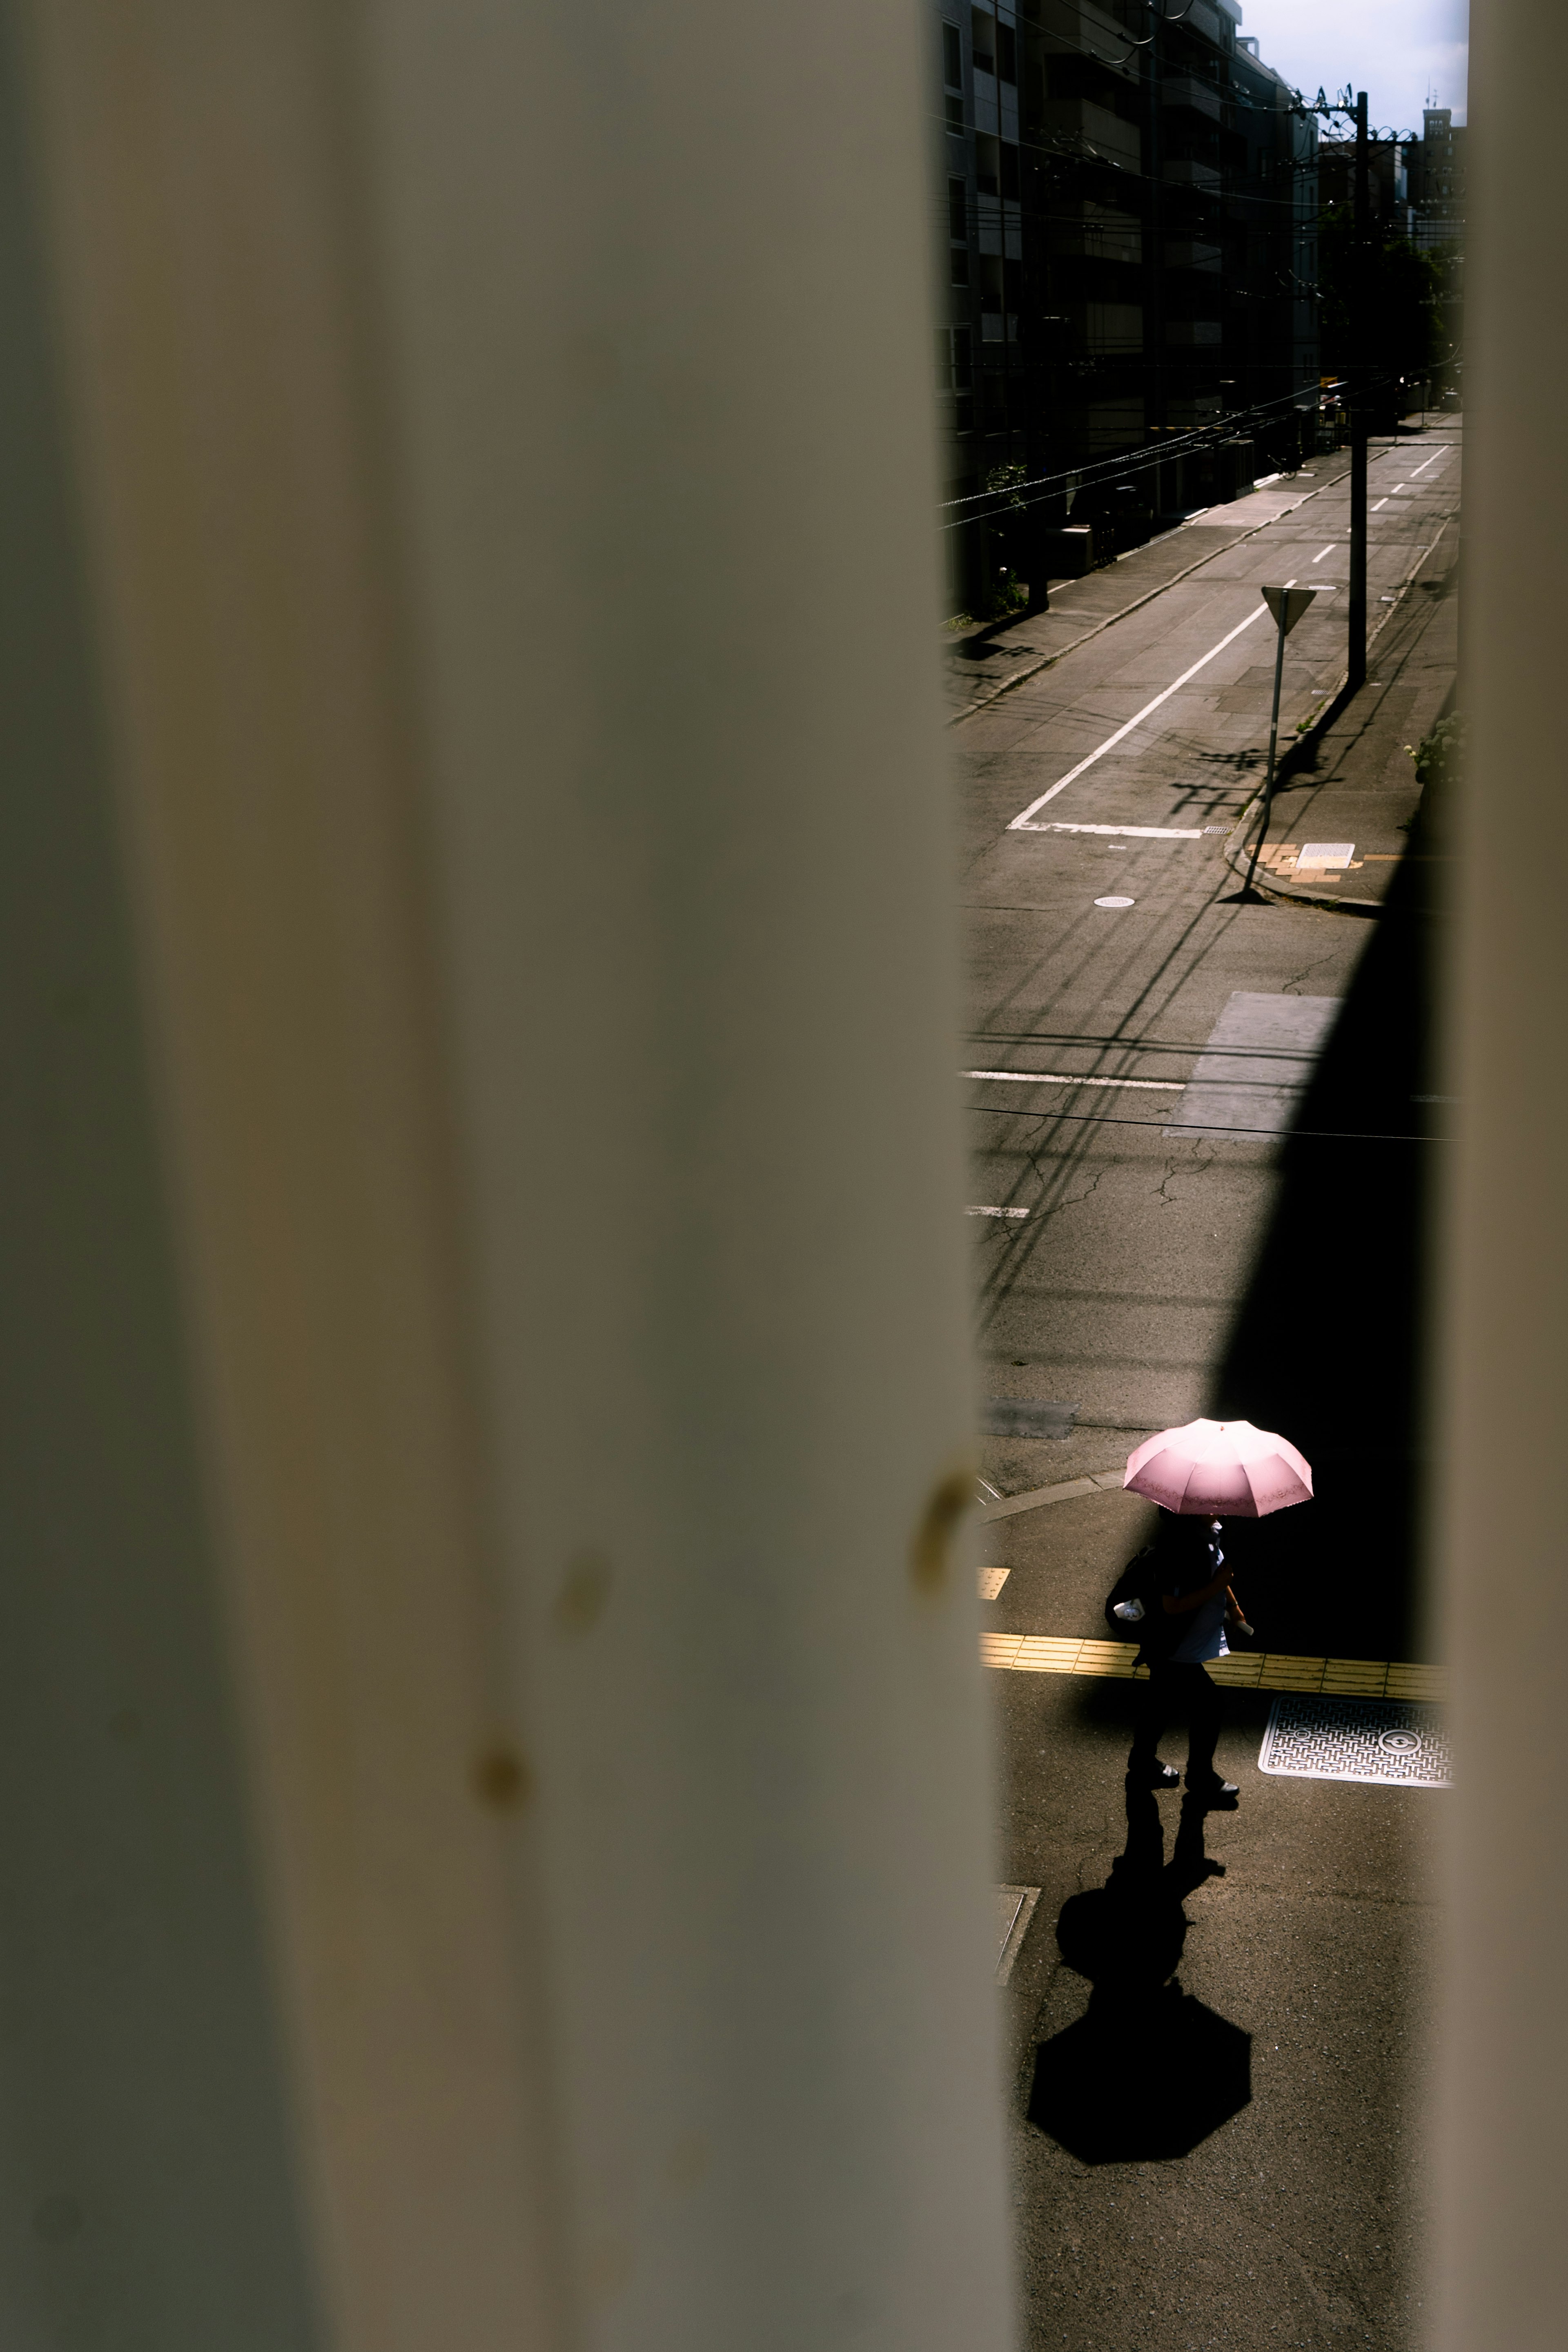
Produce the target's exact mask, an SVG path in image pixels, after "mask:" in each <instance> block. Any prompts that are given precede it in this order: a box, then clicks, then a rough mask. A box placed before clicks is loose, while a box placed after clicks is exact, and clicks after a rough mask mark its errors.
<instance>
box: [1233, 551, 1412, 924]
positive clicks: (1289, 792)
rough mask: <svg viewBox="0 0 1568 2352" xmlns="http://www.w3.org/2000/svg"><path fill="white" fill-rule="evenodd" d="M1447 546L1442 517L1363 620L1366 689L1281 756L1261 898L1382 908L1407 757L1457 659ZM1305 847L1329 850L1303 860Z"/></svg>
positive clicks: (1240, 837) (1350, 909)
mask: <svg viewBox="0 0 1568 2352" xmlns="http://www.w3.org/2000/svg"><path fill="white" fill-rule="evenodd" d="M1457 561H1458V534H1457V532H1456V530H1454V528H1453V527H1452V526H1451V525H1450V526H1448V528H1446V529H1445V530H1444V531H1443V534H1442V536H1441V537H1440V538H1439V540H1438V541H1437V545H1436V546H1435V547H1434V548H1433V549H1432V550H1431V551H1430V552H1429V553H1428V554H1427V555H1425V556H1424V557H1423V558H1422V560H1421V562H1420V564H1419V565H1418V567H1417V568H1416V572H1415V575H1414V577H1413V578H1412V580H1411V581H1410V582H1409V583H1408V585H1407V586H1406V588H1405V589H1404V591H1403V592H1402V593H1401V594H1400V596H1399V600H1398V602H1397V603H1396V604H1395V605H1394V606H1393V607H1392V608H1391V609H1390V611H1389V613H1388V617H1387V619H1386V620H1385V622H1384V623H1383V624H1382V626H1381V628H1377V625H1376V624H1374V626H1375V629H1376V634H1375V636H1374V638H1373V641H1372V643H1371V645H1370V646H1368V648H1367V671H1368V677H1367V683H1366V684H1365V686H1364V687H1363V688H1362V689H1361V691H1360V692H1359V693H1358V694H1356V695H1355V696H1354V698H1352V699H1351V700H1349V701H1348V702H1346V703H1344V704H1343V705H1342V706H1340V707H1338V708H1337V709H1332V710H1331V713H1330V715H1329V716H1328V719H1327V723H1326V724H1324V725H1323V726H1322V728H1321V729H1320V730H1313V731H1312V733H1311V734H1310V735H1308V736H1307V737H1306V738H1304V739H1303V740H1302V742H1301V744H1300V745H1299V746H1292V748H1291V751H1290V752H1289V754H1288V755H1286V761H1285V768H1284V773H1283V776H1282V778H1281V782H1279V783H1278V784H1277V785H1276V787H1275V793H1274V805H1273V809H1272V811H1271V813H1270V824H1269V837H1268V839H1267V841H1266V842H1265V843H1264V845H1263V847H1262V849H1261V851H1260V855H1259V859H1258V871H1257V876H1256V879H1255V887H1257V888H1258V889H1259V890H1260V891H1263V892H1264V893H1266V895H1267V896H1268V897H1270V898H1276V899H1279V900H1281V902H1292V903H1294V904H1297V905H1305V906H1313V907H1329V908H1335V909H1342V908H1343V910H1344V911H1345V912H1347V913H1355V914H1360V915H1365V914H1370V913H1375V912H1376V911H1377V910H1378V909H1379V908H1381V906H1382V904H1383V901H1384V899H1385V897H1386V895H1387V892H1388V889H1389V887H1390V885H1391V884H1392V882H1393V879H1394V877H1395V875H1396V873H1397V872H1398V870H1399V866H1400V863H1401V860H1402V859H1403V857H1404V856H1405V852H1406V845H1407V837H1408V834H1409V828H1410V824H1411V820H1412V819H1413V817H1414V816H1415V814H1416V806H1417V803H1419V801H1420V798H1421V787H1420V785H1419V784H1418V782H1416V762H1415V760H1414V759H1413V757H1412V756H1411V753H1412V752H1413V751H1415V749H1416V747H1417V746H1418V745H1419V744H1420V741H1421V739H1422V737H1423V736H1425V735H1429V734H1430V733H1431V731H1432V729H1433V728H1434V727H1435V726H1436V724H1437V720H1438V719H1440V718H1441V717H1442V715H1443V712H1444V709H1445V707H1446V705H1447V704H1448V699H1449V697H1450V695H1451V694H1452V692H1453V687H1454V680H1455V677H1456V674H1457V671H1458V595H1457V593H1456V591H1457V585H1458V583H1457V577H1456V564H1457ZM1286 724H1288V719H1287V717H1286V714H1284V713H1281V728H1282V729H1283V727H1284V726H1285V725H1286ZM1260 808H1261V798H1259V799H1258V800H1255V801H1253V802H1252V803H1250V805H1249V807H1248V809H1247V810H1246V811H1245V813H1244V814H1243V815H1242V818H1241V821H1240V823H1239V824H1238V825H1237V827H1236V829H1235V831H1234V832H1233V833H1232V834H1231V835H1230V837H1229V839H1228V842H1227V843H1226V845H1225V855H1226V857H1227V859H1228V862H1229V864H1230V866H1232V867H1233V869H1234V870H1235V871H1236V872H1237V873H1238V874H1241V875H1245V873H1246V871H1247V867H1248V862H1249V858H1250V856H1251V851H1252V845H1253V843H1254V842H1255V841H1256V840H1257V839H1258V817H1259V814H1260ZM1309 850H1310V851H1312V853H1313V855H1314V857H1315V858H1321V857H1322V855H1323V853H1324V852H1335V853H1339V854H1340V856H1339V857H1338V858H1336V859H1332V860H1331V861H1330V862H1329V863H1327V864H1321V863H1314V864H1312V865H1311V866H1302V864H1301V859H1302V857H1303V856H1304V855H1305V854H1306V853H1307V852H1308V851H1309ZM1342 861H1343V862H1342Z"/></svg>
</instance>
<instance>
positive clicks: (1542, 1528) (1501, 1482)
mask: <svg viewBox="0 0 1568 2352" xmlns="http://www.w3.org/2000/svg"><path fill="white" fill-rule="evenodd" d="M1471 30H1472V47H1471V52H1470V110H1469V120H1470V133H1469V139H1470V173H1469V192H1470V222H1471V227H1470V238H1469V260H1468V263H1467V268H1468V271H1469V307H1468V317H1469V327H1470V337H1471V342H1470V352H1469V363H1468V366H1467V369H1466V374H1465V408H1466V442H1467V446H1466V451H1465V499H1466V510H1467V511H1466V541H1465V583H1464V598H1465V603H1464V623H1463V625H1464V631H1465V648H1464V664H1463V668H1464V675H1463V677H1462V681H1461V686H1462V693H1463V697H1464V701H1465V705H1466V707H1467V708H1468V710H1469V719H1470V743H1469V782H1468V790H1467V799H1468V803H1469V810H1468V821H1467V828H1466V838H1465V841H1464V844H1463V855H1462V857H1461V859H1460V861H1459V865H1458V877H1457V891H1458V905H1459V909H1460V915H1461V930H1462V935H1463V948H1462V962H1461V968H1460V970H1459V971H1458V974H1457V975H1456V977H1455V986H1454V994H1453V1004H1452V1012H1453V1031H1454V1046H1455V1054H1456V1069H1455V1083H1454V1088H1453V1091H1454V1092H1455V1093H1456V1094H1458V1095H1460V1096H1462V1097H1463V1102H1464V1108H1463V1129H1462V1131H1463V1134H1464V1137H1465V1142H1464V1146H1463V1149H1462V1151H1461V1153H1460V1155H1459V1166H1458V1177H1457V1181H1456V1183H1455V1187H1454V1194H1453V1199H1452V1202H1451V1213H1450V1217H1449V1226H1448V1267H1447V1269H1446V1271H1447V1276H1448V1290H1449V1297H1448V1348H1447V1356H1448V1361H1447V1367H1446V1380H1447V1389H1448V1427H1447V1444H1446V1449H1445V1451H1446V1455H1447V1465H1448V1466H1447V1470H1446V1475H1445V1480H1444V1500H1445V1504H1446V1512H1447V1540H1446V1554H1447V1557H1446V1560H1445V1563H1444V1565H1445V1569H1446V1573H1447V1580H1448V1652H1449V1657H1450V1663H1451V1666H1452V1671H1453V1684H1454V1690H1455V1715H1456V1720H1455V1730H1456V1734H1457V1747H1458V1757H1459V1759H1460V1765H1459V1774H1460V1777H1459V1781H1458V1787H1457V1789H1456V1790H1455V1794H1454V1799H1453V1805H1454V1818H1455V1830H1454V1834H1453V1840H1452V1848H1451V1854H1450V1861H1451V1883H1450V1889H1449V1893H1450V1904H1449V1910H1450V1923H1451V1924H1450V1971H1449V1986H1448V2019H1447V2026H1446V2033H1445V2045H1444V2063H1445V2071H1446V2105H1445V2111H1444V2119H1443V2120H1444V2162H1445V2172H1446V2195H1445V2207H1444V2212H1443V2222H1442V2229H1441V2232H1440V2238H1439V2243H1440V2246H1441V2249H1442V2257H1441V2269H1442V2273H1443V2283H1444V2288H1445V2303H1444V2320H1443V2326H1442V2331H1441V2341H1442V2343H1443V2345H1444V2346H1445V2347H1448V2352H1490V2347H1493V2346H1507V2347H1508V2352H1555V2347H1558V2346H1560V2345H1561V2344H1562V2342H1563V2330H1564V2317H1563V2315H1564V2313H1565V2312H1568V2234H1565V2233H1564V2231H1563V2196H1564V2190H1565V2188H1568V2003H1565V2001H1564V1997H1563V1990H1564V1985H1565V1983H1568V1833H1565V1832H1564V1826H1563V1812H1564V1806H1565V1804H1568V1794H1565V1792H1564V1788H1563V1769H1564V1768H1563V1690H1564V1679H1565V1670H1564V1664H1563V1637H1562V1628H1563V1619H1564V1612H1565V1609H1568V1531H1565V1529H1568V1522H1565V1517H1564V1514H1565V1510H1568V1503H1565V1498H1564V1482H1563V1461H1564V1452H1565V1448H1564V1437H1563V1429H1564V1420H1565V1415H1568V1214H1565V1212H1564V1194H1565V1179H1564V1149H1565V1146H1568V1092H1565V1090H1564V1083H1563V1082H1564V1078H1565V1077H1568V1055H1565V1053H1564V1045H1563V1039H1564V1027H1565V1022H1568V922H1565V920H1564V916H1563V890H1562V869H1563V855H1562V825H1563V820H1562V808H1561V801H1562V791H1563V775H1564V770H1565V766H1568V761H1565V759H1564V752H1563V698H1562V677H1563V603H1564V599H1563V565H1564V549H1565V547H1568V457H1565V456H1564V449H1563V387H1564V384H1565V383H1568V314H1565V313H1564V309H1563V300H1562V296H1561V278H1562V266H1563V265H1562V256H1563V241H1564V236H1565V233H1568V198H1565V196H1564V193H1563V177H1562V172H1561V168H1560V163H1559V160H1558V158H1559V153H1560V140H1559V136H1558V131H1557V123H1556V105H1557V100H1556V92H1557V91H1558V89H1560V87H1561V84H1562V81H1563V73H1564V71H1565V70H1568V16H1564V14H1563V10H1562V9H1561V8H1560V7H1557V6H1553V5H1549V0H1488V5H1485V6H1482V7H1478V8H1476V9H1475V11H1474V12H1473V18H1472V27H1471Z"/></svg>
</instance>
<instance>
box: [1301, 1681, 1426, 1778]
mask: <svg viewBox="0 0 1568 2352" xmlns="http://www.w3.org/2000/svg"><path fill="white" fill-rule="evenodd" d="M1258 1769H1259V1770H1260V1772H1281V1773H1288V1774H1291V1775H1292V1776H1293V1777H1294V1778H1295V1779H1297V1780H1377V1781H1383V1782H1387V1783H1390V1784H1392V1785H1393V1786H1395V1787H1396V1788H1403V1789H1446V1788H1448V1785H1449V1781H1450V1778H1451V1775H1450V1773H1449V1769H1448V1733H1447V1732H1446V1731H1445V1729H1444V1728H1443V1719H1442V1716H1441V1714H1440V1713H1439V1711H1438V1709H1437V1707H1435V1706H1413V1705H1411V1704H1410V1703H1408V1702H1407V1701H1401V1700H1398V1699H1377V1698H1277V1699H1276V1700H1275V1701H1274V1705H1273V1706H1272V1708H1271V1709H1270V1716H1269V1728H1268V1730H1267V1731H1266V1732H1265V1733H1264V1734H1263V1746H1262V1749H1261V1751H1260V1755H1259V1758H1258Z"/></svg>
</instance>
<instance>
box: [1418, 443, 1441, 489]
mask: <svg viewBox="0 0 1568 2352" xmlns="http://www.w3.org/2000/svg"><path fill="white" fill-rule="evenodd" d="M1443 454H1444V453H1443V451H1442V450H1441V449H1439V450H1438V452H1437V457H1442V456H1443ZM1437 457H1428V458H1427V466H1435V465H1436V464H1437ZM1427 466H1417V467H1415V468H1414V470H1413V471H1412V474H1411V477H1410V478H1411V480H1412V481H1414V480H1415V478H1416V474H1424V473H1425V472H1426V470H1427Z"/></svg>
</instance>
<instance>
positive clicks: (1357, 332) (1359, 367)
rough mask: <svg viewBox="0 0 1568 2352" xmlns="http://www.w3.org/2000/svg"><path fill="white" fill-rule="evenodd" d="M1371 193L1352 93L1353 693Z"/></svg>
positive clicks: (1360, 677) (1362, 557) (1362, 597)
mask: <svg viewBox="0 0 1568 2352" xmlns="http://www.w3.org/2000/svg"><path fill="white" fill-rule="evenodd" d="M1371 236H1372V190H1371V187H1370V185H1369V184H1368V176H1367V150H1366V92H1365V91H1364V89H1361V90H1357V92H1356V94H1355V250H1354V261H1353V263H1352V270H1353V277H1352V291H1353V298H1354V322H1353V327H1352V333H1353V336H1354V352H1353V354H1352V360H1351V367H1350V399H1351V408H1350V650H1349V658H1348V660H1347V663H1346V671H1347V677H1348V684H1349V687H1350V690H1351V692H1352V693H1353V694H1354V691H1355V689H1356V688H1357V687H1359V686H1364V685H1365V683H1366V425H1367V412H1366V394H1367V377H1368V375H1369V373H1370V370H1369V368H1368V365H1367V345H1368V343H1369V341H1370V339H1371V338H1370V326H1371V321H1370V320H1369V319H1368V317H1367V303H1368V301H1369V299H1370V297H1371V290H1372V268H1371V252H1370V245H1371Z"/></svg>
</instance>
